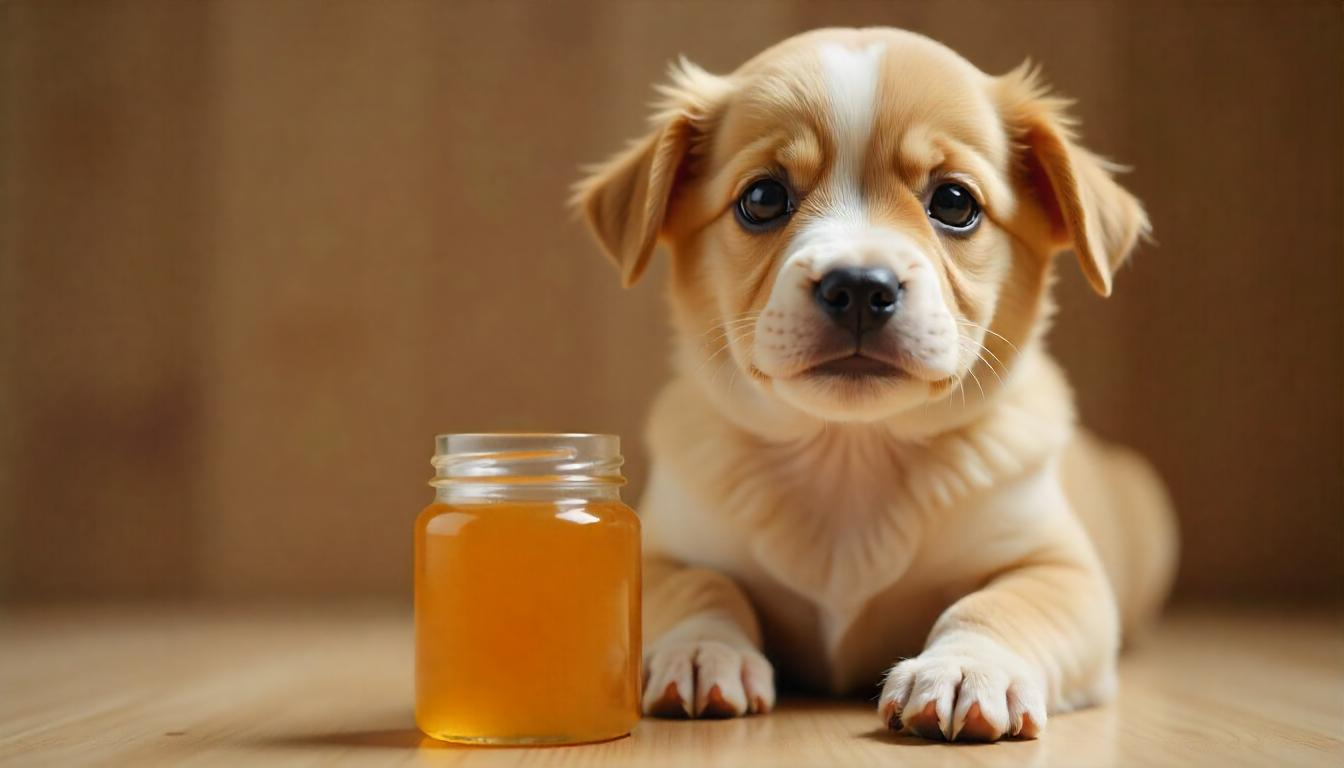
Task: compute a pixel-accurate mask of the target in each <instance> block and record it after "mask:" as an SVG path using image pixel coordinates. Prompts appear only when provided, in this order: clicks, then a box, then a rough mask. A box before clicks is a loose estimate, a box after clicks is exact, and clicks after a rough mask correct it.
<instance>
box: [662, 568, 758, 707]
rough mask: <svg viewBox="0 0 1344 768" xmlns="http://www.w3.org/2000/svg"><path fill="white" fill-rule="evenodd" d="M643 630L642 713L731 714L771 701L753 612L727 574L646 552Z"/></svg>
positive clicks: (745, 598)
mask: <svg viewBox="0 0 1344 768" xmlns="http://www.w3.org/2000/svg"><path fill="white" fill-rule="evenodd" d="M644 637H645V641H646V645H645V651H644V697H643V706H644V712H645V713H646V714H650V715H657V716H662V717H732V716H736V715H743V714H747V713H749V712H751V713H758V712H768V711H770V709H771V708H772V707H773V706H774V705H775V683H774V670H773V669H772V668H771V666H770V662H769V661H766V658H765V656H763V655H761V652H760V647H761V630H760V627H759V625H758V624H757V621H756V616H755V613H754V612H753V611H752V609H751V604H750V603H749V602H748V601H747V597H746V595H744V594H743V593H742V590H741V589H740V588H738V586H737V585H736V584H734V583H733V582H732V580H731V579H729V578H728V577H727V576H724V575H723V574H721V573H716V572H714V571H710V570H707V569H704V568H687V567H685V566H683V565H681V564H680V563H677V562H674V561H672V560H670V559H667V558H663V557H657V556H651V557H648V558H646V559H645V561H644Z"/></svg>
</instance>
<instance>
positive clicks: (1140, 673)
mask: <svg viewBox="0 0 1344 768" xmlns="http://www.w3.org/2000/svg"><path fill="white" fill-rule="evenodd" d="M1121 679H1122V682H1121V692H1120V695H1119V698H1118V700H1117V701H1116V702H1115V703H1114V704H1112V705H1109V706H1106V707H1101V708H1097V709H1091V710H1087V711H1083V712H1078V713H1073V714H1069V715H1062V716H1059V717H1056V718H1054V719H1052V721H1051V723H1050V727H1049V730H1048V732H1047V733H1046V735H1045V736H1044V737H1043V738H1042V739H1040V740H1038V741H1032V742H1007V743H1001V744H996V745H986V746H976V745H946V744H934V743H929V742H923V741H918V740H914V739H908V738H897V737H893V736H890V735H888V734H887V733H885V732H884V731H883V730H882V729H880V728H878V727H877V726H878V723H877V718H876V716H875V715H874V714H873V711H872V705H871V703H870V702H866V701H824V700H807V699H789V698H786V699H785V701H784V703H783V706H782V708H781V709H780V710H779V711H778V712H776V713H774V714H771V715H768V716H764V717H753V718H747V719H739V720H731V721H701V722H687V721H664V720H648V719H646V720H644V721H643V722H641V723H640V725H639V727H638V729H637V730H636V731H635V733H634V734H633V735H632V736H630V737H629V738H625V739H620V740H617V741H613V742H608V743H605V744H597V745H589V746H581V747H562V748H547V749H498V748H468V747H457V746H452V745H445V744H440V743H437V742H432V741H430V740H428V739H425V738H422V737H421V736H420V735H419V734H418V733H417V732H416V731H415V729H414V725H413V722H412V715H411V686H412V680H411V632H410V621H409V617H408V616H407V615H406V614H405V613H404V612H402V611H400V610H390V609H387V608H379V607H376V606H369V607H360V606H353V607H352V606H344V607H341V608H333V609H328V610H316V609H312V608H306V609H282V608H273V609H266V610H242V609H236V608H235V609H214V610H207V609H203V608H194V607H193V608H176V609H148V608H138V609H110V608H98V609H70V608H62V609H29V610H25V611H23V612H17V613H11V614H9V615H7V616H4V617H3V618H0V763H4V764H6V765H11V764H12V765H24V766H42V765H53V766H57V765H59V766H69V765H88V764H106V765H137V766H142V765H143V766H150V765H181V766H213V765H220V766H233V765H260V766H270V765H348V766H382V765H404V764H416V765H421V764H428V765H466V766H472V767H473V768H478V767H488V766H504V765H522V766H569V765H611V766H669V767H670V766H693V765H709V766H724V767H725V768H749V767H750V766H771V767H776V766H824V765H836V766H846V767H847V768H848V767H850V766H866V765H894V764H899V765H908V766H925V765H946V764H968V765H983V766H995V765H1004V766H1019V765H1070V766H1108V765H1119V766H1128V765H1219V766H1228V765H1275V766H1294V765H1302V766H1307V765H1322V766H1325V765H1331V766H1337V765H1340V764H1341V762H1344V626H1342V625H1341V619H1340V617H1339V616H1337V615H1332V616H1319V615H1318V616H1309V617H1301V616H1290V615H1267V614H1207V613H1206V614H1192V613H1186V614H1183V615H1179V616H1177V617H1174V618H1171V619H1168V620H1167V621H1166V622H1165V623H1164V624H1163V625H1162V626H1161V627H1160V628H1159V630H1158V631H1157V633H1156V634H1155V635H1154V636H1153V637H1152V638H1151V639H1150V640H1149V642H1148V643H1147V644H1146V645H1145V646H1144V647H1142V648H1140V649H1138V650H1137V651H1135V652H1133V653H1131V654H1130V655H1128V656H1127V657H1126V658H1125V659H1124V661H1123V664H1122V674H1121Z"/></svg>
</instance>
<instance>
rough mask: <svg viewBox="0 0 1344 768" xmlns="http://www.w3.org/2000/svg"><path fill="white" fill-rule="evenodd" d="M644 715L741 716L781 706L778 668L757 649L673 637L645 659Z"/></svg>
mask: <svg viewBox="0 0 1344 768" xmlns="http://www.w3.org/2000/svg"><path fill="white" fill-rule="evenodd" d="M643 703H644V713H645V714H647V715H654V716H657V717H736V716H738V715H744V714H747V713H752V714H756V713H764V712H769V711H770V709H771V708H772V707H774V706H775V680H774V669H773V668H771V666H770V662H769V661H767V660H766V658H765V657H764V656H762V655H761V654H760V652H759V651H757V650H756V649H754V648H751V647H750V646H749V645H743V644H741V643H729V642H724V641H720V640H708V639H686V640H675V639H670V640H669V641H668V642H660V643H658V644H657V645H656V646H655V647H653V648H651V649H650V652H649V653H648V654H647V655H646V657H645V660H644V702H643Z"/></svg>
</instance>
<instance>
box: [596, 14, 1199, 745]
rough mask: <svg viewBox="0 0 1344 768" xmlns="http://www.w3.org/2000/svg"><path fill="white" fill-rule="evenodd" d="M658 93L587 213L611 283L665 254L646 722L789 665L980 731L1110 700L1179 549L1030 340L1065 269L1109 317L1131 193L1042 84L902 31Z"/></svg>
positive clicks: (791, 49) (773, 53)
mask: <svg viewBox="0 0 1344 768" xmlns="http://www.w3.org/2000/svg"><path fill="white" fill-rule="evenodd" d="M661 92H662V95H663V102H662V104H661V106H660V109H659V110H658V112H657V114H656V115H655V116H654V118H653V130H652V132H651V133H650V134H649V135H648V136H646V137H645V138H643V139H642V140H639V141H638V142H636V143H635V144H633V145H632V146H631V147H630V148H629V149H628V150H627V151H625V152H623V153H621V154H620V155H618V156H616V157H615V158H613V159H612V160H610V161H609V162H608V163H606V164H605V165H603V166H601V167H600V168H597V169H596V170H595V171H594V172H593V173H592V175H591V176H590V177H589V178H587V179H586V180H584V181H582V182H581V183H580V184H579V186H578V188H577V193H576V197H575V202H576V205H577V206H578V207H579V208H580V209H581V210H582V211H583V212H584V214H585V215H586V218H587V220H588V223H589V224H590V225H591V227H592V229H593V231H594V232H595V233H596V235H597V237H598V239H599V240H600V241H601V243H602V245H603V246H604V248H605V250H606V251H607V252H608V254H610V256H611V257H612V258H613V259H614V260H615V262H616V264H617V265H618V267H619V268H620V270H621V273H622V275H623V278H624V281H625V283H626V284H627V285H629V284H631V283H633V282H635V280H636V279H638V278H639V276H640V273H642V272H643V271H644V269H645V266H646V264H647V263H648V261H649V258H650V255H651V253H652V252H653V250H654V247H655V245H656V243H657V242H658V241H659V240H662V241H664V242H665V243H666V244H667V245H668V246H669V248H670V250H671V256H672V268H671V286H670V294H671V305H672V310H673V315H674V326H675V329H676V354H675V367H676V370H677V377H676V378H675V380H674V381H673V382H672V383H670V384H669V385H668V386H667V388H666V389H665V390H664V391H663V393H662V395H661V396H660V397H659V399H658V401H657V404H656V405H655V407H654V412H653V415H652V421H651V425H650V432H649V440H650V444H651V450H652V455H653V466H652V471H651V476H650V480H649V487H648V491H647V493H646V495H645V497H644V499H643V501H642V504H641V513H642V517H643V521H644V526H645V527H644V530H645V544H646V552H647V560H646V570H645V588H644V591H645V600H644V606H645V633H646V634H645V637H646V641H647V645H646V649H645V694H644V707H645V710H646V711H647V712H649V713H652V714H672V715H680V716H692V717H694V716H702V715H720V716H722V715H739V714H746V713H749V712H765V711H768V710H769V709H770V708H771V707H772V706H773V704H774V701H775V681H774V673H775V672H778V673H779V675H780V676H781V678H782V679H783V680H786V681H788V682H790V683H792V684H794V685H799V686H802V687H805V688H808V689H815V690H824V691H832V692H855V691H865V690H875V689H874V688H872V687H873V686H876V685H878V684H880V685H881V686H882V687H881V696H880V699H879V704H878V709H879V714H880V716H881V719H882V722H883V723H885V724H888V725H889V726H890V727H892V728H893V729H896V730H901V729H908V730H910V731H913V732H915V733H918V734H921V735H925V736H930V737H938V738H946V739H963V740H966V739H975V740H993V739H997V738H1001V737H1005V736H1023V737H1032V736H1035V735H1036V734H1037V733H1039V732H1040V730H1041V729H1042V728H1043V727H1044V726H1045V723H1046V718H1047V716H1048V714H1050V713H1057V712H1062V711H1066V710H1069V709H1072V708H1075V707H1081V706H1086V705H1089V704H1094V703H1097V702H1102V701H1105V700H1106V699H1107V698H1108V697H1109V696H1110V695H1111V692H1112V690H1113V689H1114V686H1115V661H1116V653H1117V649H1118V646H1119V644H1120V639H1121V632H1122V629H1123V630H1124V631H1131V630H1133V629H1135V628H1136V627H1138V626H1139V625H1140V624H1141V623H1142V622H1143V621H1144V620H1145V619H1147V618H1149V617H1151V616H1152V615H1153V614H1154V613H1155V612H1156V610H1157V608H1158V607H1159V605H1160V603H1161V601H1162V599H1163V598H1164V596H1165V593H1166V590H1167V587H1168V584H1169V582H1170V579H1171V574H1172V569H1173V563H1174V559H1175V534H1174V527H1173V524H1172V519H1171V515H1170V512H1169V510H1168V506H1167V503H1166V500H1165V496H1164V493H1163V491H1162V487H1161V485H1160V483H1159V481H1158V480H1157V479H1156V477H1155V476H1154V475H1153V473H1152V472H1151V470H1150V469H1149V468H1148V467H1147V466H1146V465H1145V464H1144V463H1143V462H1142V461H1141V460H1140V459H1138V458H1136V457H1134V456H1132V455H1131V454H1129V453H1125V452H1122V451H1120V450H1118V449H1114V448H1110V447H1105V446H1102V445H1100V444H1099V443H1097V442H1095V441H1094V440H1092V439H1089V438H1087V437H1086V436H1084V435H1080V434H1075V433H1074V431H1073V410H1072V400H1071V395H1070V392H1069V389H1068V387H1067V385H1066V383H1065V381H1064V378H1063V376H1062V375H1061V373H1060V371H1059V369H1058V368H1057V367H1056V366H1055V365H1054V363H1053V362H1051V360H1050V359H1049V358H1048V357H1047V355H1046V353H1045V351H1044V349H1043V343H1042V335H1043V333H1044V331H1045V329H1046V326H1047V324H1048V320H1049V317H1050V314H1051V310H1052V305H1051V302H1050V298H1049V290H1048V289H1049V285H1050V282H1051V275H1052V266H1051V265H1052V258H1051V257H1052V256H1053V255H1055V254H1056V252H1058V251H1061V250H1064V249H1072V250H1073V251H1074V252H1075V253H1076V254H1077V258H1078V262H1079V264H1080V265H1081V266H1082V269H1083V272H1084V273H1085V275H1086V276H1087V279H1088V280H1089V281H1090V282H1091V284H1092V286H1093V287H1094V288H1095V289H1096V290H1097V292H1099V293H1101V294H1103V295H1104V294H1107V293H1109V292H1110V289H1111V279H1112V275H1113V273H1114V272H1115V271H1116V268H1117V267H1119V266H1120V264H1121V263H1122V262H1123V261H1124V260H1125V258H1126V256H1127V255H1128V254H1129V252H1130V251H1131V249H1132V248H1133V247H1134V245H1135V243H1136V241H1137V240H1138V239H1139V238H1140V237H1141V236H1142V235H1143V234H1144V233H1145V231H1146V229H1147V226H1148V224H1147V219H1146V217H1145V215H1144V212H1143V210H1142V208H1141V207H1140V205H1139V203H1138V202H1137V201H1136V200H1135V199H1134V198H1133V197H1131V196H1130V195H1129V194H1128V193H1127V192H1126V191H1125V190H1123V189H1121V188H1120V187H1119V186H1118V185H1117V184H1116V183H1115V181H1114V180H1113V179H1112V176H1111V172H1110V169H1109V168H1108V166H1107V165H1106V163H1104V162H1103V161H1101V160H1100V159H1098V158H1097V157H1095V156H1093V155H1091V154H1089V153H1088V152H1087V151H1085V150H1084V149H1082V148H1080V147H1079V146H1078V145H1077V144H1076V143H1075V141H1074V136H1073V133H1072V131H1071V130H1070V121H1069V119H1068V118H1067V117H1066V116H1065V115H1064V114H1063V111H1062V108H1063V106H1064V102H1062V101H1061V100H1059V99H1057V98H1054V97H1051V96H1049V95H1047V94H1046V93H1045V92H1044V90H1043V88H1042V87H1041V86H1040V85H1039V83H1038V81H1037V78H1036V77H1035V75H1034V74H1033V73H1032V71H1031V70H1030V69H1029V68H1027V67H1025V66H1024V67H1022V68H1019V69H1018V70H1016V71H1014V72H1011V73H1008V74H1006V75H1003V76H1000V77H991V76H988V75H986V74H984V73H982V72H980V71H979V70H978V69H976V68H975V67H974V66H972V65H971V64H969V63H968V62H966V61H965V60H964V59H962V58H961V57H959V56H958V55H957V54H955V53H953V52H952V51H951V50H949V49H947V48H945V47H943V46H942V45H939V44H938V43H935V42H933V41H931V40H928V39H927V38H924V37H921V36H919V35H915V34H912V33H909V32H903V31H900V30H894V29H862V30H841V29H835V30H820V31H815V32H810V33H808V34H804V35H800V36H798V37H795V38H792V39H790V40H787V41H785V42H783V43H781V44H779V45H777V46H775V47H773V48H770V49H769V50H767V51H765V52H764V53H762V54H760V55H759V56H757V57H756V58H754V59H752V60H751V61H749V62H747V63H746V64H745V65H743V66H742V67H741V68H740V69H738V70H737V71H736V72H734V73H732V74H731V75H727V76H717V75H713V74H709V73H707V72H705V71H703V70H701V69H699V68H697V67H695V66H693V65H691V64H689V63H686V62H682V63H681V64H680V65H679V66H677V67H674V68H673V71H672V75H671V84H670V85H667V86H665V87H664V88H663V89H662V91H661ZM767 656H768V658H769V660H767ZM771 662H773V667H772V664H771Z"/></svg>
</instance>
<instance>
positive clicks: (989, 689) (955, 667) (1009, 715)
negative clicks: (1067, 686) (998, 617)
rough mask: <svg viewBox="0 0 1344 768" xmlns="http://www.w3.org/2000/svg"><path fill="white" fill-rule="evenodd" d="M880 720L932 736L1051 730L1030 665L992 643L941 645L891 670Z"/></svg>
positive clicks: (994, 736) (967, 639)
mask: <svg viewBox="0 0 1344 768" xmlns="http://www.w3.org/2000/svg"><path fill="white" fill-rule="evenodd" d="M877 710H878V714H879V715H880V716H881V718H882V723H883V724H884V725H886V726H887V727H888V728H890V729H892V730H893V731H911V732H913V733H915V734H917V735H919V736H923V737H924V738H929V739H946V740H948V741H955V740H958V739H960V740H961V741H996V740H998V739H1001V738H1004V737H1008V736H1016V737H1021V738H1024V739H1034V738H1036V736H1037V735H1038V734H1039V733H1040V732H1041V731H1042V730H1044V729H1045V717H1046V712H1045V692H1044V689H1043V688H1042V686H1041V684H1040V683H1039V682H1038V681H1037V676H1036V675H1035V674H1033V672H1032V670H1031V668H1030V667H1029V666H1028V665H1027V663H1026V662H1024V661H1023V660H1022V659H1021V657H1019V656H1018V655H1017V654H1015V653H1013V652H1011V651H1009V650H1008V649H1007V648H1004V647H1003V646H1002V645H1000V644H999V643H997V642H996V641H994V640H991V639H989V638H984V637H978V636H969V635H967V636H963V637H961V638H957V639H956V640H953V641H951V642H946V643H939V644H938V646H937V647H936V648H929V649H928V650H925V651H924V653H921V654H920V655H919V656H917V657H915V658H913V659H906V660H905V661H902V662H900V663H899V664H897V665H896V666H895V667H892V669H891V671H890V672H889V673H888V674H887V680H886V683H885V684H884V685H883V686H882V696H881V698H880V699H879V700H878V705H877Z"/></svg>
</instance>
